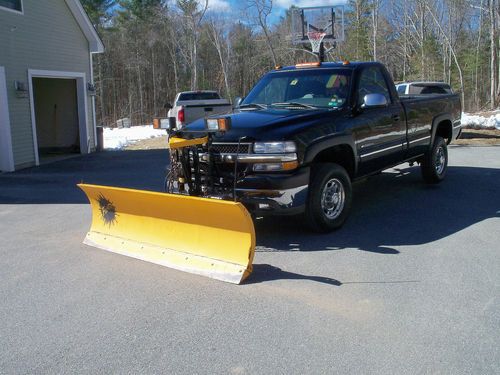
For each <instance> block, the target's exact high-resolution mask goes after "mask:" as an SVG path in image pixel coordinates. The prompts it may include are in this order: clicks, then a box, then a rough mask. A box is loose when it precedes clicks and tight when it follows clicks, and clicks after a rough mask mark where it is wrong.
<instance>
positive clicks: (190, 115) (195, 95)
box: [168, 91, 232, 129]
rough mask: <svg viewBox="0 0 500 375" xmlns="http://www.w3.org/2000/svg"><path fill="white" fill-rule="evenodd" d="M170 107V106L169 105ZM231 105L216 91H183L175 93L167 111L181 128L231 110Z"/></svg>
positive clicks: (169, 116)
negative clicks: (171, 104) (172, 102)
mask: <svg viewBox="0 0 500 375" xmlns="http://www.w3.org/2000/svg"><path fill="white" fill-rule="evenodd" d="M169 107H170V106H169ZM231 110H232V105H231V103H230V102H229V100H227V99H222V98H221V97H220V95H219V93H218V92H217V91H184V92H180V93H178V94H177V95H176V97H175V100H174V104H173V106H171V108H170V110H169V111H168V118H169V119H170V121H171V122H172V121H173V122H175V127H176V128H177V129H181V128H182V127H184V126H185V125H187V124H189V123H191V122H193V121H195V120H198V119H200V118H203V117H206V116H211V115H218V114H222V113H226V112H231Z"/></svg>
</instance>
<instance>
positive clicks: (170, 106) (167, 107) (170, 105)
mask: <svg viewBox="0 0 500 375" xmlns="http://www.w3.org/2000/svg"><path fill="white" fill-rule="evenodd" d="M163 108H165V109H166V110H169V109H172V104H170V103H165V104H164V105H163Z"/></svg>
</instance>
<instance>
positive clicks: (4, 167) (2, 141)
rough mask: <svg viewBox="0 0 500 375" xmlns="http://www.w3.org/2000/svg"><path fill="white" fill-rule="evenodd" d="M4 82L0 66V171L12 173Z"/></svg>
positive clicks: (3, 73)
mask: <svg viewBox="0 0 500 375" xmlns="http://www.w3.org/2000/svg"><path fill="white" fill-rule="evenodd" d="M6 82H7V80H6V76H5V67H3V66H0V171H3V172H12V171H14V169H15V166H14V153H13V150H12V134H11V128H10V114H9V98H8V96H7V83H6Z"/></svg>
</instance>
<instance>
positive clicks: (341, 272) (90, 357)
mask: <svg viewBox="0 0 500 375" xmlns="http://www.w3.org/2000/svg"><path fill="white" fill-rule="evenodd" d="M450 161H451V163H450V167H449V170H448V176H447V178H446V180H445V181H444V182H443V183H442V184H441V185H439V186H432V187H430V186H426V185H424V184H423V183H422V182H421V179H420V174H419V170H418V167H413V168H410V167H408V165H407V164H406V165H401V166H400V167H398V168H395V169H392V170H390V171H387V172H384V173H383V174H381V175H378V176H376V177H373V178H371V179H369V180H367V181H365V182H360V183H357V184H356V185H355V188H354V205H353V212H352V215H351V218H350V219H349V221H348V222H347V224H346V225H345V227H344V228H342V229H341V230H339V231H337V232H335V233H332V234H328V235H312V234H310V233H308V232H307V231H305V230H304V229H303V227H302V223H301V220H300V219H299V218H297V219H282V218H281V219H278V220H277V219H265V220H258V221H257V223H256V231H257V244H258V248H257V254H256V257H255V262H254V263H255V271H254V273H253V275H252V276H251V278H250V279H249V280H248V282H246V283H245V284H244V285H241V286H236V285H232V284H226V283H222V282H219V281H215V280H210V279H206V278H203V277H200V276H196V275H190V274H186V273H182V272H178V271H175V270H171V269H168V268H164V267H160V266H157V265H153V264H149V263H145V262H141V261H138V260H135V259H131V258H127V257H123V256H119V255H116V254H111V253H108V252H104V251H100V250H98V249H94V248H90V247H87V246H85V245H82V244H81V241H82V240H83V238H84V236H85V233H86V231H87V230H88V228H89V224H90V208H89V206H88V204H87V201H86V198H85V196H84V194H83V193H82V192H81V191H80V190H79V189H77V188H76V187H75V184H76V183H78V182H81V181H84V182H87V183H96V184H108V185H117V186H125V187H133V188H139V189H149V190H158V191H159V190H161V187H162V183H163V181H162V176H163V170H164V166H165V164H166V162H167V157H166V153H165V151H164V150H157V151H125V152H108V153H102V154H94V155H88V156H84V157H78V158H73V159H68V160H65V161H61V162H58V163H54V164H50V165H45V166H42V167H39V168H33V169H28V170H23V171H20V172H16V173H11V174H3V175H0V235H1V240H2V242H1V246H0V254H1V257H0V301H1V302H0V373H8V374H11V373H75V372H76V373H92V374H94V373H110V372H113V373H171V374H173V373H175V374H215V373H217V374H219V373H220V374H332V373H353V374H368V373H376V374H414V373H443V374H498V373H500V349H499V348H500V147H475V148H470V147H451V148H450Z"/></svg>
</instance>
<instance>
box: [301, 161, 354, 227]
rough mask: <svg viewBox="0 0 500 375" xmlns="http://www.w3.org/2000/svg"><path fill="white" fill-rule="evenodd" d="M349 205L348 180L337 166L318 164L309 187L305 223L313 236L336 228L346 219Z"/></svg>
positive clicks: (345, 174)
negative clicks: (314, 233) (313, 233)
mask: <svg viewBox="0 0 500 375" xmlns="http://www.w3.org/2000/svg"><path fill="white" fill-rule="evenodd" d="M351 201H352V188H351V179H350V178H349V175H348V174H347V172H346V170H345V169H344V168H342V167H341V166H340V165H337V164H320V165H318V167H317V168H316V169H315V170H314V171H313V175H312V179H311V183H310V184H309V196H308V200H307V206H306V213H305V215H306V221H307V224H308V226H309V228H310V229H311V230H313V231H315V232H323V233H326V232H331V231H333V230H335V229H337V228H340V227H341V226H342V224H344V222H345V220H346V219H347V217H348V216H349V212H350V209H351Z"/></svg>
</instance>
